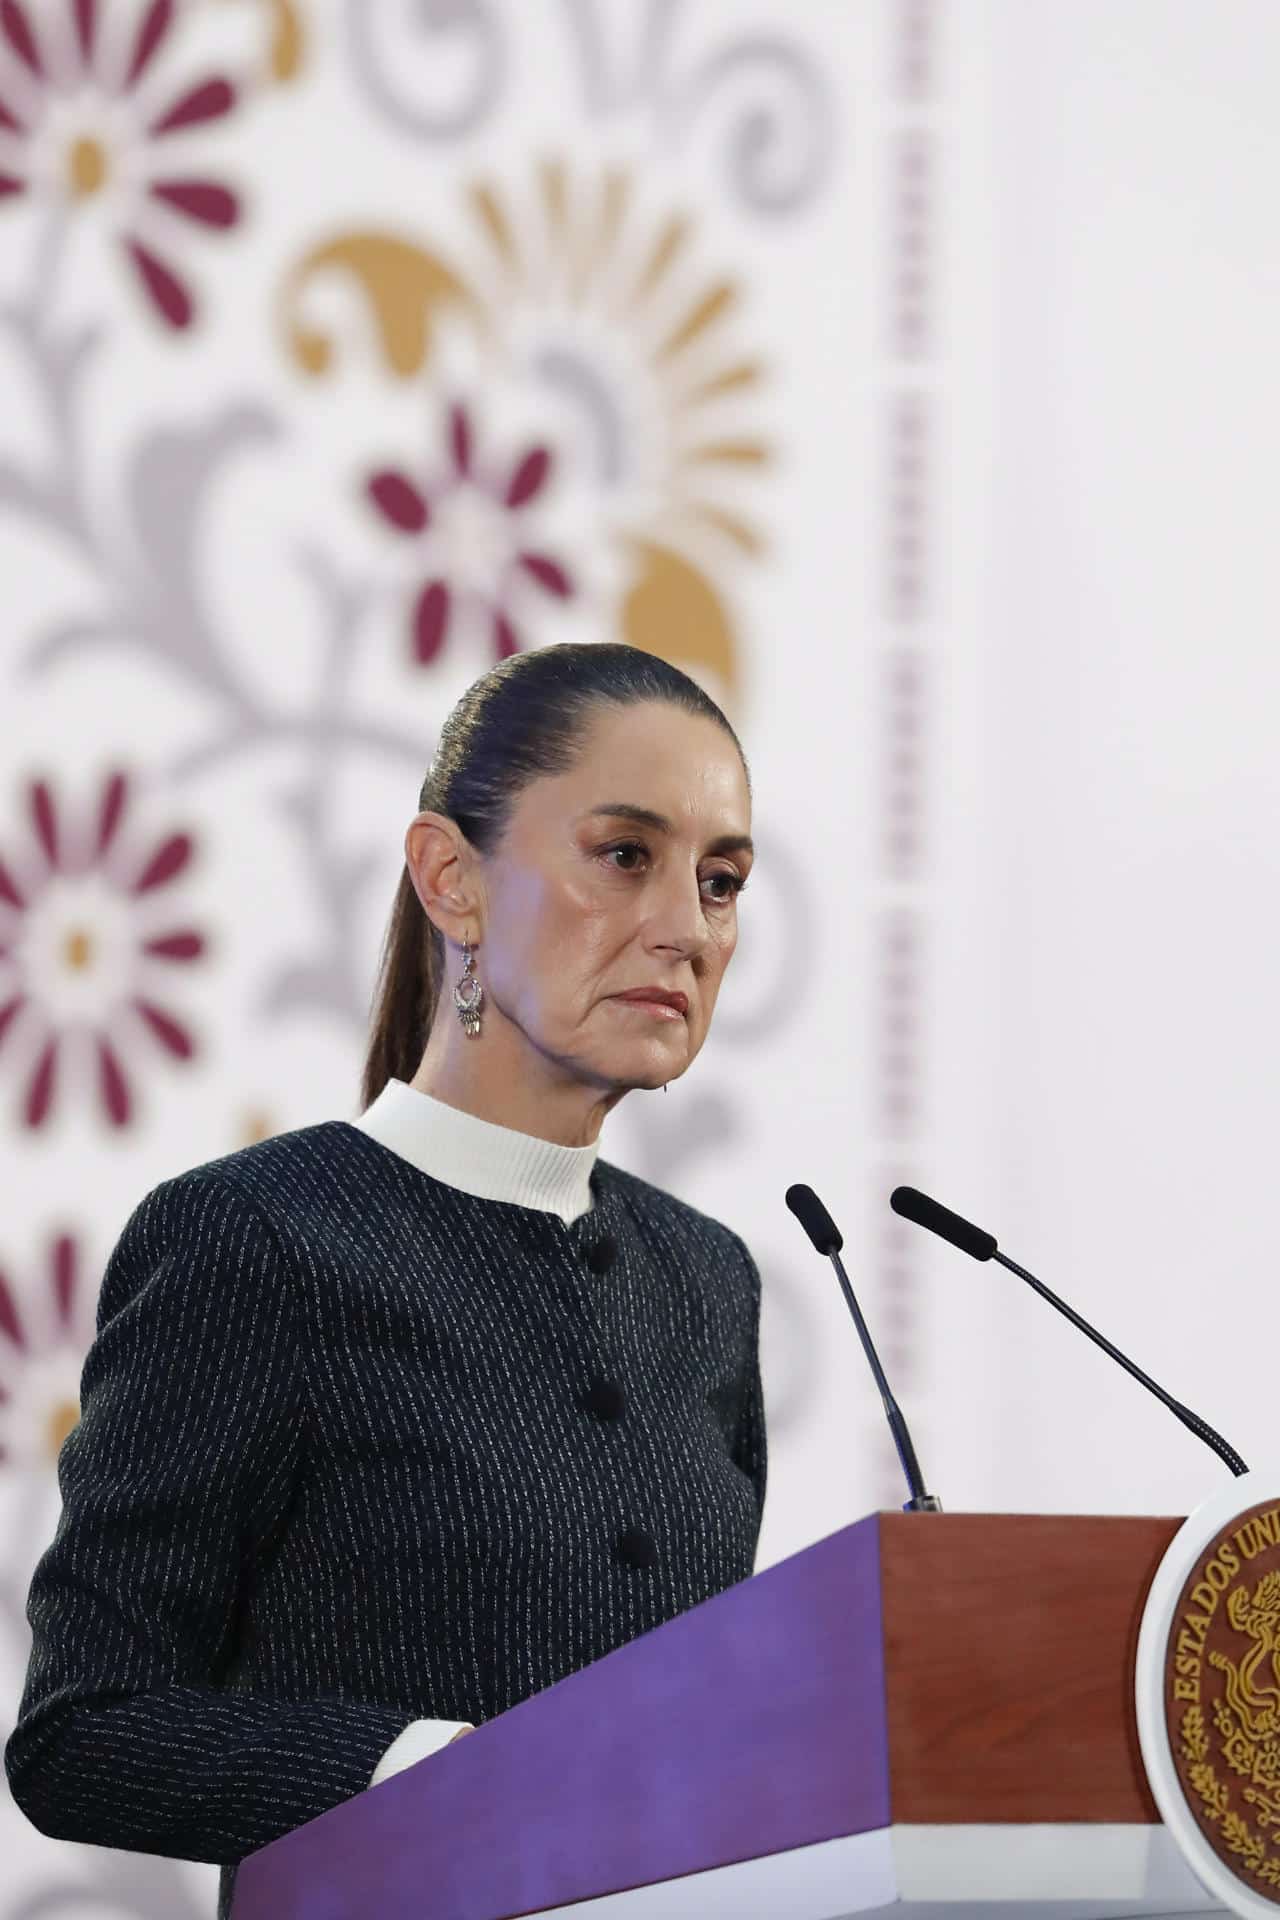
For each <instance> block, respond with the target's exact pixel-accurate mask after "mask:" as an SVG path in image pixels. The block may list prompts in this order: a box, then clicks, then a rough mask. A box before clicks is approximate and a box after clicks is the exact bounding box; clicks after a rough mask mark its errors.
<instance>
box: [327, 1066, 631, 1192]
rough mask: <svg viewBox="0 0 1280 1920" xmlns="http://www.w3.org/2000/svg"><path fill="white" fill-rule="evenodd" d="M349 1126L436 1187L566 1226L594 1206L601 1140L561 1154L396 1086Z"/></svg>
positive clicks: (531, 1137) (553, 1146)
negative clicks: (549, 1216) (530, 1210)
mask: <svg viewBox="0 0 1280 1920" xmlns="http://www.w3.org/2000/svg"><path fill="white" fill-rule="evenodd" d="M349 1124H350V1125H351V1126H353V1127H358V1128H359V1129H360V1131H361V1132H362V1133H367V1134H369V1135H370V1136H371V1138H372V1139H374V1140H377V1141H380V1142H381V1144H382V1145H383V1146H384V1147H390V1149H391V1151H392V1152H393V1153H398V1154H399V1155H400V1157H401V1159H402V1160H408V1161H411V1162H412V1164H413V1165H414V1166H415V1167H417V1168H419V1170H420V1171H421V1172H423V1173H429V1174H430V1175H431V1177H432V1179H434V1180H443V1181H444V1183H445V1185H446V1186H450V1187H457V1188H459V1189H460V1190H461V1191H462V1192H463V1193H473V1194H475V1195H476V1196H477V1197H478V1198H479V1199H481V1200H507V1201H510V1202H511V1203H512V1204H513V1205H515V1206H517V1207H537V1208H540V1209H541V1210H542V1211H543V1212H544V1213H554V1214H557V1215H558V1216H559V1217H560V1219H561V1220H563V1221H565V1222H566V1223H568V1222H570V1221H573V1220H576V1219H578V1218H579V1216H580V1215H582V1214H584V1213H587V1212H589V1211H590V1209H591V1207H592V1206H593V1204H594V1201H593V1197H592V1193H591V1170H592V1168H593V1167H594V1166H595V1163H596V1157H597V1155H598V1154H599V1151H600V1142H599V1140H598V1139H597V1140H594V1141H593V1142H592V1143H591V1145H590V1146H587V1147H562V1146H559V1145H558V1144H557V1143H556V1141H554V1140H540V1139H539V1138H538V1137H537V1135H536V1134H532V1133H517V1132H516V1131H515V1129H514V1128H513V1127H500V1126H498V1125H497V1124H496V1123H495V1122H494V1121H492V1120H481V1119H479V1118H478V1117H477V1116H476V1115H475V1114H474V1113H464V1112H463V1111H462V1109H461V1108H460V1107H451V1106H448V1105H447V1104H446V1103H445V1102H444V1101H443V1100H437V1099H436V1098H435V1097H434V1096H433V1095H432V1094H429V1093H420V1092H419V1091H418V1089H417V1087H411V1086H410V1085H409V1083H408V1081H407V1080H396V1079H391V1080H388V1082H387V1084H386V1086H385V1087H384V1088H383V1089H382V1092H381V1093H380V1094H379V1095H378V1097H377V1099H376V1100H375V1101H374V1102H373V1104H372V1105H371V1106H370V1107H369V1108H368V1109H367V1110H366V1111H365V1112H364V1113H362V1114H361V1115H360V1117H359V1119H358V1120H353V1121H351V1122H350V1123H349Z"/></svg>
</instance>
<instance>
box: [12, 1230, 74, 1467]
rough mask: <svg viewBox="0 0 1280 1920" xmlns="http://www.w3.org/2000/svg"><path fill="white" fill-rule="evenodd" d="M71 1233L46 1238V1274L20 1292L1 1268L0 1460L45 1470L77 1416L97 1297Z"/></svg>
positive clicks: (14, 1464)
mask: <svg viewBox="0 0 1280 1920" xmlns="http://www.w3.org/2000/svg"><path fill="white" fill-rule="evenodd" d="M82 1265H83V1262H82V1259H81V1255H80V1250H79V1247H78V1246H77V1243H76V1239H75V1236H74V1235H73V1234H70V1233H60V1234H57V1235H56V1236H55V1237H54V1238H53V1239H52V1240H51V1241H50V1243H49V1256H48V1268H47V1274H46V1276H45V1277H44V1278H43V1279H42V1280H41V1281H39V1282H37V1284H36V1286H35V1287H34V1288H33V1289H32V1290H31V1291H30V1294H29V1295H26V1294H24V1295H23V1296H22V1309H21V1310H20V1308H19V1295H18V1293H17V1291H16V1290H15V1288H14V1287H13V1286H12V1285H11V1284H10V1281H9V1280H8V1278H7V1276H6V1275H5V1273H4V1272H3V1271H2V1270H0V1462H3V1463H4V1464H5V1465H7V1466H18V1467H49V1466H51V1465H53V1464H54V1463H55V1462H56V1461H57V1458H58V1453H59V1451H60V1449H61V1447H62V1443H63V1441H64V1440H65V1439H66V1437H67V1435H68V1434H69V1433H70V1432H71V1429H72V1428H73V1427H74V1426H75V1424H76V1422H77V1421H78V1420H79V1418H80V1375H81V1373H82V1371H83V1368H84V1357H85V1355H86V1353H87V1352H88V1351H89V1348H90V1346H91V1345H92V1342H93V1334H94V1320H95V1307H96V1302H95V1298H94V1294H93V1292H92V1290H91V1289H89V1288H88V1287H86V1286H85V1285H84V1281H83V1277H82V1271H81V1269H82Z"/></svg>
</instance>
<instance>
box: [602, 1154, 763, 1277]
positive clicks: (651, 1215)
mask: <svg viewBox="0 0 1280 1920" xmlns="http://www.w3.org/2000/svg"><path fill="white" fill-rule="evenodd" d="M596 1165H597V1167H598V1168H599V1169H600V1171H601V1173H602V1175H603V1176H604V1178H605V1179H606V1181H607V1182H608V1185H609V1187H610V1189H611V1190H612V1192H613V1193H614V1194H615V1195H616V1197H617V1199H618V1200H619V1201H620V1202H621V1203H622V1204H623V1205H624V1206H625V1207H626V1208H627V1210H628V1212H629V1213H630V1214H631V1215H632V1217H633V1218H634V1219H635V1220H636V1221H637V1224H638V1225H639V1226H640V1227H641V1229H642V1230H644V1229H645V1228H647V1229H649V1230H650V1231H656V1232H658V1233H662V1234H666V1235H674V1236H678V1237H679V1238H680V1239H681V1240H682V1241H683V1242H684V1243H685V1244H686V1245H687V1246H688V1247H690V1248H692V1249H694V1250H701V1251H703V1252H705V1253H706V1254H707V1255H708V1256H709V1257H713V1258H715V1259H718V1260H724V1259H725V1258H726V1257H728V1258H730V1259H732V1260H736V1261H741V1262H742V1263H743V1264H744V1265H745V1266H746V1267H747V1269H748V1271H749V1272H750V1273H752V1274H754V1270H755V1268H754V1262H753V1260H752V1258H751V1254H750V1252H749V1251H748V1249H747V1246H746V1243H745V1242H744V1241H743V1239H742V1237H741V1236H740V1235H739V1234H737V1233H735V1232H734V1230H733V1228H732V1227H729V1226H726V1225H725V1223H724V1221H723V1220H717V1219H716V1218H715V1217H714V1216H713V1215H712V1214H709V1213H706V1212H704V1211H703V1210H702V1208H700V1207H695V1206H694V1205H693V1204H692V1203H691V1202H690V1201H688V1200H681V1199H679V1198H678V1197H677V1196H676V1195H675V1194H674V1193H668V1192H667V1190H666V1188H665V1187H659V1186H656V1185H655V1184H654V1182H653V1181H652V1180H645V1179H643V1178H642V1177H641V1176H640V1175H639V1174H637V1173H628V1172H627V1171H626V1169H625V1168H623V1167H619V1166H616V1165H615V1164H614V1163H613V1162H612V1161H605V1160H598V1161H597V1162H596Z"/></svg>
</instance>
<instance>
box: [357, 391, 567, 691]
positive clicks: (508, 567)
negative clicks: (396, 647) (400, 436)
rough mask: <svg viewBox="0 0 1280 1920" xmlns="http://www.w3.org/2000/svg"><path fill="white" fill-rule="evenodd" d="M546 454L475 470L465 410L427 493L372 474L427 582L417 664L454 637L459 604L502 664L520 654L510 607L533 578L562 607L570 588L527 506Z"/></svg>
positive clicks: (454, 422)
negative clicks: (470, 610)
mask: <svg viewBox="0 0 1280 1920" xmlns="http://www.w3.org/2000/svg"><path fill="white" fill-rule="evenodd" d="M551 464H552V462H551V454H550V453H549V451H548V450H547V448H546V447H530V448H528V449H527V451H526V452H525V453H523V454H522V455H521V457H520V458H519V459H518V460H517V461H516V463H515V465H514V466H513V467H512V468H511V470H510V472H509V473H507V474H506V475H505V477H503V476H494V475H489V474H486V473H484V472H483V471H481V469H480V468H479V467H478V465H477V463H476V453H475V430H474V426H473V424H472V420H471V415H470V413H469V412H468V411H467V409H466V408H465V407H463V406H454V407H452V408H451V409H450V411H449V449H448V463H447V467H446V471H445V474H444V476H443V478H442V479H441V480H440V481H439V483H438V484H437V485H436V486H435V487H433V488H431V489H425V488H423V487H419V486H418V485H417V484H416V483H415V482H414V481H413V480H411V479H410V478H409V477H408V475H407V474H404V473H401V472H400V471H399V470H398V469H396V468H393V467H387V468H383V469H381V470H380V471H379V472H377V473H375V474H372V475H371V476H370V477H369V479H368V480H367V481H366V483H365V489H366V492H367V493H368V495H369V498H370V499H371V500H372V502H373V504H374V506H375V507H376V508H377V509H378V512H379V514H380V515H381V516H382V518H383V520H384V521H385V522H386V523H387V525H388V526H390V527H393V528H394V529H395V531H396V532H397V533H400V534H404V535H407V536H408V537H410V538H412V539H415V540H417V541H418V542H419V544H420V545H421V547H422V549H423V561H424V575H423V579H422V582H421V584H420V586H419V587H418V590H417V592H416V595H415V597H414V605H413V617H412V622H411V626H412V639H413V657H414V659H415V660H416V661H417V662H418V664H419V665H421V666H429V665H430V663H431V662H432V661H433V660H434V659H435V657H436V655H437V654H438V653H439V652H440V649H441V648H442V647H443V646H444V644H445V641H446V639H447V638H448V635H449V632H450V629H451V627H452V625H453V623H454V619H455V616H456V614H457V613H458V611H459V609H460V608H461V607H462V606H465V605H467V604H470V605H471V606H473V607H475V608H477V609H478V610H479V611H480V613H481V616H482V618H483V619H484V621H485V623H486V625H487V627H488V630H489V634H490V638H491V642H492V645H493V649H494V652H495V654H496V655H497V657H498V659H499V660H503V659H505V658H506V657H507V655H508V654H512V653H518V652H519V651H520V645H521V642H520V634H519V631H518V629H517V627H516V623H515V618H514V613H513V603H514V600H515V598H516V594H517V588H518V585H519V583H520V582H522V581H529V582H532V583H533V584H534V585H535V586H537V587H538V588H539V589H540V590H541V592H543V593H545V594H550V595H551V596H552V597H553V598H555V599H558V600H567V599H569V598H570V597H571V596H572V594H573V583H572V581H571V580H570V578H569V575H568V573H567V572H566V571H565V569H564V568H563V567H562V566H561V564H560V562H559V561H558V560H553V559H552V558H551V556H550V555H549V554H547V553H544V552H542V551H541V549H540V548H538V547H536V546H534V545H533V544H532V543H531V540H530V536H529V533H528V515H529V509H530V508H531V507H532V506H533V504H534V502H535V501H537V500H538V499H539V497H540V496H541V494H542V493H543V491H544V489H545V487H546V484H547V481H548V479H549V478H550V475H551Z"/></svg>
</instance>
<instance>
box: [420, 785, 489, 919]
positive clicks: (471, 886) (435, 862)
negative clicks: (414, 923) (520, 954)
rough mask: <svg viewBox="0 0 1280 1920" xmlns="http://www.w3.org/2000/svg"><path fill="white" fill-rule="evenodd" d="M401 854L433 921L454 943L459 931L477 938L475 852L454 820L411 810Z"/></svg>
mask: <svg viewBox="0 0 1280 1920" xmlns="http://www.w3.org/2000/svg"><path fill="white" fill-rule="evenodd" d="M404 857H405V864H406V866H407V867H408V869H409V877H410V879H411V880H412V882H413V890H414V892H415V893H416V894H417V896H418V899H419V900H420V902H421V903H422V910H423V912H424V913H425V914H426V916H427V918H428V919H429V920H430V921H431V923H432V925H433V926H435V927H438V928H439V930H440V932H441V933H442V934H443V935H444V936H445V938H446V939H447V940H452V941H453V942H454V944H455V945H456V946H461V944H462V937H463V935H464V934H466V935H467V936H468V938H471V939H472V944H473V945H474V944H477V943H478V940H479V936H480V926H481V922H482V919H483V916H482V914H481V911H480V909H481V901H480V898H479V888H478V884H477V883H478V878H479V876H478V873H477V871H476V855H475V849H474V848H473V847H472V845H471V843H470V841H469V840H468V839H467V837H466V835H465V834H464V833H463V831H462V829H461V827H459V825H458V823H457V821H456V820H451V819H450V818H449V816H448V814H445V813H434V812H431V811H430V810H427V811H425V812H422V813H417V814H415V815H414V817H413V819H412V820H411V821H410V822H409V825H408V827H407V829H406V831H405V836H404Z"/></svg>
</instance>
